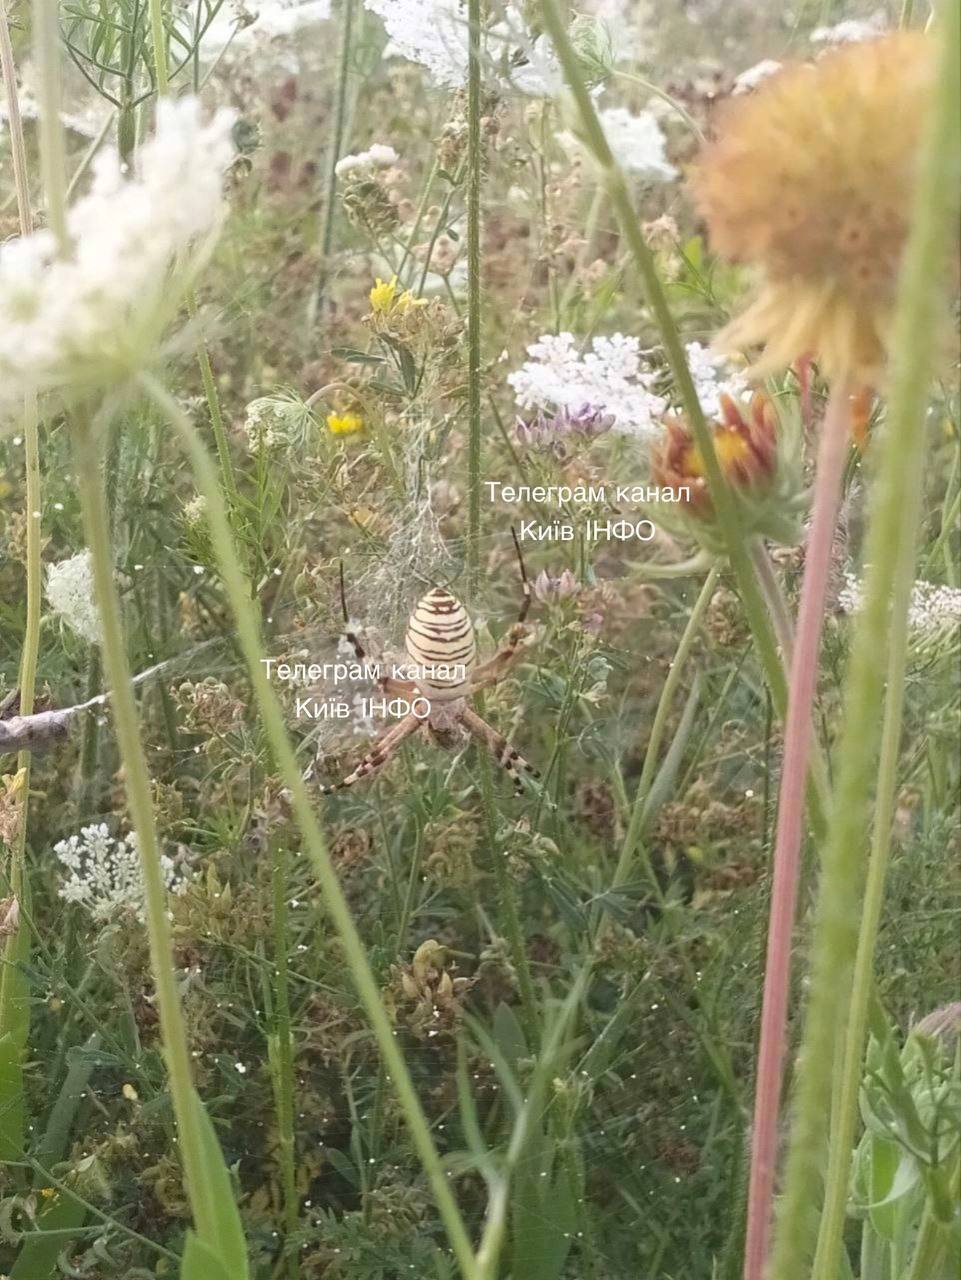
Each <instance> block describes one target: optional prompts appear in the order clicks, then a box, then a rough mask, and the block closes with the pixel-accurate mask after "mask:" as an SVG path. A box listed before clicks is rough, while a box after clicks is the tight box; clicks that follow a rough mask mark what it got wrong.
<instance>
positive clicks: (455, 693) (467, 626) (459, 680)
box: [405, 587, 477, 701]
mask: <svg viewBox="0 0 961 1280" xmlns="http://www.w3.org/2000/svg"><path fill="white" fill-rule="evenodd" d="M405 646H406V649H407V656H408V658H410V661H411V663H412V664H413V665H414V667H415V668H416V671H415V672H412V673H411V674H412V676H413V678H414V679H415V680H416V682H417V684H418V685H419V686H420V687H421V688H422V689H423V690H424V692H425V693H427V694H429V695H430V696H432V697H434V698H435V699H436V700H438V701H449V700H450V699H453V698H460V697H463V696H464V694H465V693H466V691H467V685H468V681H469V679H470V674H471V672H472V671H473V669H474V667H475V666H476V665H477V636H476V634H475V632H474V624H473V622H471V619H470V615H469V614H468V612H467V610H466V609H465V608H464V606H463V605H462V604H461V602H460V601H459V600H458V599H457V597H456V596H454V595H451V593H450V592H449V591H447V590H445V588H443V587H434V588H433V590H431V591H428V592H427V594H426V595H425V596H421V598H420V600H418V602H417V604H416V605H415V606H414V611H413V613H412V614H411V615H410V621H409V623H408V624H407V636H406V639H405Z"/></svg>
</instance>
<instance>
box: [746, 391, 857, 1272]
mask: <svg viewBox="0 0 961 1280" xmlns="http://www.w3.org/2000/svg"><path fill="white" fill-rule="evenodd" d="M850 417H851V411H850V397H849V392H848V387H847V386H846V385H844V384H843V383H842V384H841V385H840V386H838V387H837V388H835V389H834V390H833V391H832V392H831V398H830V400H829V401H828V406H827V412H826V413H825V417H824V423H823V425H822V428H821V439H820V444H819V447H818V459H817V473H816V475H815V480H814V510H813V513H812V516H811V528H810V533H809V535H808V541H807V549H806V552H805V557H804V581H803V583H802V586H801V604H800V608H799V610H798V623H797V634H796V637H795V644H794V653H793V657H792V660H791V674H790V681H789V686H788V709H787V722H786V724H785V728H784V761H783V764H782V767H781V788H780V795H779V798H778V821H777V839H776V842H775V846H774V868H773V884H772V886H771V912H770V919H769V922H768V936H767V962H766V965H765V971H764V1003H763V1007H762V1011H761V1039H760V1046H759V1049H758V1063H757V1083H756V1085H755V1094H754V1130H753V1137H752V1143H751V1174H750V1181H749V1184H748V1211H747V1238H746V1242H745V1253H744V1280H763V1276H764V1267H765V1262H766V1260H767V1253H768V1245H769V1239H770V1230H771V1217H772V1203H773V1200H774V1177H775V1170H776V1164H777V1144H778V1120H779V1112H780V1102H781V1082H782V1076H783V1071H784V1057H785V1051H786V1046H787V1011H788V997H789V994H790V985H791V935H792V932H793V929H794V914H795V909H796V905H797V892H798V878H799V871H800V864H801V841H802V837H803V834H804V791H805V787H804V783H805V778H806V776H807V770H808V761H809V757H810V752H811V738H812V734H813V724H812V712H813V706H814V694H815V688H816V684H817V669H818V654H819V652H820V648H821V630H822V627H823V624H824V607H825V599H826V596H827V584H828V578H829V575H830V568H831V552H832V547H833V544H834V532H835V527H836V524H837V518H838V508H839V505H840V499H841V482H842V478H843V475H844V464H845V461H846V459H847V453H848V446H849V438H850Z"/></svg>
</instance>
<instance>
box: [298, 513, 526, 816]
mask: <svg viewBox="0 0 961 1280" xmlns="http://www.w3.org/2000/svg"><path fill="white" fill-rule="evenodd" d="M511 534H512V535H513V538H514V546H515V548H516V550H517V559H518V564H519V565H520V571H521V583H522V587H523V592H524V599H523V602H522V604H521V609H520V613H519V615H518V618H517V621H516V622H515V623H514V625H513V626H512V627H511V629H510V631H508V633H507V637H506V640H505V642H504V643H503V645H502V646H501V647H500V648H499V649H498V650H497V652H496V653H495V654H494V656H493V657H492V658H490V659H489V660H488V661H487V662H482V663H481V664H480V665H478V663H477V636H476V634H475V632H474V624H473V622H471V619H470V615H469V614H468V612H467V610H466V609H465V608H464V606H463V604H461V602H460V600H458V599H457V597H456V596H455V595H452V594H451V592H450V591H448V590H447V589H446V588H445V587H433V588H432V589H431V590H430V591H428V592H427V594H426V595H424V596H422V597H421V598H420V600H418V602H417V604H416V605H415V606H414V611H413V613H412V614H411V615H410V621H409V622H408V624H407V636H406V639H405V647H406V649H407V656H408V658H409V659H410V662H411V664H412V665H413V667H414V668H415V671H416V672H417V673H418V678H417V679H415V680H399V679H397V678H395V677H394V676H387V675H381V676H380V677H379V678H378V680H377V683H378V685H379V686H380V688H381V689H382V691H383V692H384V693H386V694H391V695H393V696H399V697H402V698H405V699H408V700H409V701H410V702H411V703H412V704H413V705H417V701H419V702H420V703H421V708H419V709H418V712H417V713H415V712H414V711H413V710H411V711H410V712H408V714H407V715H405V716H404V717H403V718H402V719H401V720H398V721H397V722H396V723H395V724H392V725H391V726H390V728H389V729H387V730H386V731H385V732H384V733H383V734H381V736H380V737H379V738H378V739H377V741H376V742H375V743H374V744H373V746H372V747H371V749H370V750H369V751H368V752H367V754H366V755H365V756H364V758H363V759H362V760H361V761H360V763H359V764H358V765H357V767H356V768H355V769H354V770H353V772H352V773H349V774H348V775H347V776H346V777H345V778H344V779H343V780H342V781H341V782H337V783H334V784H333V785H332V786H325V787H321V792H322V793H323V794H325V795H329V794H330V792H332V791H339V790H340V789H341V788H343V787H352V786H353V785H354V783H355V782H360V781H362V780H363V779H364V778H369V777H370V776H371V775H372V774H373V773H375V772H376V771H377V770H378V769H381V768H383V766H384V765H385V764H387V762H388V761H389V760H390V759H391V757H392V756H393V755H394V752H395V751H396V750H397V748H398V747H399V746H400V745H401V743H402V742H404V741H405V739H407V738H409V737H411V735H412V734H415V733H417V731H418V730H420V732H421V734H422V735H423V736H424V737H425V738H427V740H428V741H429V742H432V743H434V745H435V746H439V747H442V748H444V749H445V750H448V751H451V750H454V749H455V748H456V747H458V746H460V745H461V744H462V743H464V742H466V741H467V740H468V739H469V738H471V737H473V738H476V739H477V740H478V741H479V742H481V743H483V745H484V746H485V747H486V748H487V750H488V751H489V752H490V754H491V755H492V756H493V757H494V759H495V761H496V762H497V764H498V765H500V767H501V768H502V769H506V771H507V772H508V774H509V775H510V777H511V779H512V781H513V783H514V790H515V792H516V793H517V794H518V795H520V794H521V793H522V791H523V787H522V785H521V771H523V772H524V773H527V774H529V775H531V776H532V777H535V778H537V777H539V776H540V775H539V774H538V772H537V770H536V769H535V768H533V766H532V765H530V764H529V763H528V762H527V761H526V760H525V759H524V757H523V756H522V755H521V754H520V752H519V751H517V750H516V749H515V748H514V747H513V746H512V745H511V743H510V742H508V741H507V739H506V738H505V737H504V736H503V734H500V733H498V732H497V730H496V729H494V728H492V727H491V725H489V724H488V723H487V721H486V720H484V719H483V718H482V717H481V716H479V715H478V714H477V712H476V711H475V710H474V709H473V707H472V706H471V704H470V700H471V698H472V697H473V695H474V694H475V693H477V692H479V690H481V689H488V688H490V687H491V685H495V684H498V683H499V682H500V681H501V680H503V678H504V676H505V675H506V673H507V671H508V669H509V667H510V666H511V664H512V663H513V662H514V660H515V659H516V658H517V657H518V655H519V654H520V652H521V646H522V643H523V641H524V640H525V639H526V638H527V636H528V635H529V634H530V631H529V628H528V627H526V626H525V625H524V622H525V619H526V617H527V614H528V611H529V609H530V607H531V588H530V583H529V582H528V580H527V573H526V571H525V569H524V561H523V558H522V556H521V549H520V545H519V544H518V541H517V535H516V533H514V531H513V529H512V530H511ZM340 602H341V608H342V610H343V614H344V623H345V626H346V628H347V629H346V630H345V633H344V634H345V637H346V639H347V641H348V642H349V643H350V645H351V647H352V648H353V650H354V653H355V654H356V656H357V660H358V662H363V661H364V660H365V659H366V657H367V654H366V653H365V652H364V648H363V646H362V644H361V643H360V640H359V639H358V637H357V635H356V633H355V632H353V631H351V630H350V619H349V617H348V613H347V599H346V596H345V594H344V567H343V565H341V568H340ZM423 704H426V707H427V709H426V710H424V709H422V708H423Z"/></svg>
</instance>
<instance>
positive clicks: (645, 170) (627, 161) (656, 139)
mask: <svg viewBox="0 0 961 1280" xmlns="http://www.w3.org/2000/svg"><path fill="white" fill-rule="evenodd" d="M598 119H599V120H600V122H601V127H602V129H603V130H604V136H605V137H606V138H607V143H608V146H609V147H610V148H611V151H612V152H613V153H614V159H615V160H616V161H617V163H618V164H619V165H620V166H621V168H622V169H623V170H624V171H625V172H626V173H636V174H639V175H640V176H641V177H643V178H646V179H647V180H648V181H649V182H670V181H671V180H672V179H673V178H676V177H677V170H676V169H675V168H674V166H673V165H672V164H668V162H667V155H666V147H667V140H666V138H665V137H664V133H663V130H662V129H661V126H660V124H659V123H658V121H657V117H656V116H655V115H654V113H653V112H651V111H641V112H640V113H639V114H638V115H634V114H633V113H632V112H630V111H628V110H627V108H626V107H607V108H606V110H604V111H599V112H598Z"/></svg>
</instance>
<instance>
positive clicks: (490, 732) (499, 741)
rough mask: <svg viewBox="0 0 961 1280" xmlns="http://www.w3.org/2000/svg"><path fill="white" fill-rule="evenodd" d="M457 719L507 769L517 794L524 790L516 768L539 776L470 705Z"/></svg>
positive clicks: (535, 776) (534, 776)
mask: <svg viewBox="0 0 961 1280" xmlns="http://www.w3.org/2000/svg"><path fill="white" fill-rule="evenodd" d="M459 719H460V720H461V722H462V724H463V725H464V727H465V728H466V729H467V730H468V731H469V732H470V733H472V734H473V735H474V737H475V738H477V739H478V740H479V741H481V742H483V744H484V746H485V747H487V749H488V751H489V752H490V753H491V755H492V756H493V757H494V759H495V760H496V761H497V763H498V764H499V765H500V767H501V768H502V769H506V770H507V772H508V773H509V774H510V777H511V781H512V782H513V784H514V791H515V792H516V794H517V795H521V794H522V793H523V790H524V788H523V786H522V784H521V778H520V773H519V772H518V770H523V772H524V773H529V774H530V775H531V777H532V778H539V777H540V776H541V775H540V774H539V773H538V772H537V770H536V769H535V768H534V766H533V765H532V764H529V763H528V761H526V760H525V759H524V757H523V756H522V755H521V753H520V752H519V751H518V750H517V749H516V747H513V746H512V745H511V744H510V743H509V742H508V740H507V739H506V738H505V737H504V735H503V734H502V733H498V732H497V730H496V729H494V728H492V727H491V726H490V725H489V724H488V723H487V721H486V720H484V719H482V718H481V717H480V716H479V715H478V714H477V712H476V711H472V710H471V708H470V707H465V708H464V709H463V711H461V712H460V715H459Z"/></svg>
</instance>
